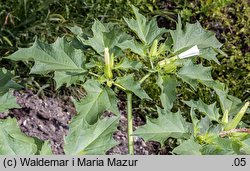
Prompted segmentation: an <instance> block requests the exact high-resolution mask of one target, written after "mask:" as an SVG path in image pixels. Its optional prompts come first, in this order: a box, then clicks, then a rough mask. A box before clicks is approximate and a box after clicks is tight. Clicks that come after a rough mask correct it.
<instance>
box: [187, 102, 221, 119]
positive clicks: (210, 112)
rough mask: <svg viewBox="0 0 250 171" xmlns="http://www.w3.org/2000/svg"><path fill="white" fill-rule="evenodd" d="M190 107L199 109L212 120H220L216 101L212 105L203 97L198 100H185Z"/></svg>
mask: <svg viewBox="0 0 250 171" xmlns="http://www.w3.org/2000/svg"><path fill="white" fill-rule="evenodd" d="M183 102H184V103H185V104H187V105H188V106H189V107H191V108H194V109H197V110H199V111H200V112H202V113H204V114H206V115H207V116H208V117H209V119H210V120H211V121H217V122H219V117H220V113H219V108H217V107H216V102H215V103H213V104H210V105H207V104H205V103H204V102H203V101H202V100H201V99H199V100H198V101H194V100H190V101H183Z"/></svg>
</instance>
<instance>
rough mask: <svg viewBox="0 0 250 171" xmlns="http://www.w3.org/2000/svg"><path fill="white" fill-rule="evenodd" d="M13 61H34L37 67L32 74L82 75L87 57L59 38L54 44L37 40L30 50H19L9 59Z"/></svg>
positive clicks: (32, 70) (34, 67)
mask: <svg viewBox="0 0 250 171" xmlns="http://www.w3.org/2000/svg"><path fill="white" fill-rule="evenodd" d="M7 58H8V59H11V60H15V61H18V60H34V61H35V65H34V66H33V67H32V69H31V73H34V74H43V73H47V72H51V71H60V72H66V71H67V72H76V73H82V72H85V71H86V70H85V69H84V68H83V64H84V62H85V57H84V56H83V54H82V52H81V50H77V49H75V48H74V47H72V46H71V45H70V43H68V42H67V41H66V39H65V38H58V39H57V40H56V42H54V43H53V44H46V43H43V42H40V41H39V40H36V41H35V43H34V44H33V46H32V47H30V48H19V50H18V51H17V52H15V53H13V54H12V55H10V56H8V57H7Z"/></svg>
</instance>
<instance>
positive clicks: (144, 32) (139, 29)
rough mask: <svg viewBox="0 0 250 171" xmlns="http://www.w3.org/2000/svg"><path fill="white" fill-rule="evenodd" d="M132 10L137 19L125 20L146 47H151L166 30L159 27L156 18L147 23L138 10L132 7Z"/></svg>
mask: <svg viewBox="0 0 250 171" xmlns="http://www.w3.org/2000/svg"><path fill="white" fill-rule="evenodd" d="M132 9H133V11H134V14H135V19H127V18H124V20H125V22H126V23H127V25H128V26H129V28H130V29H131V30H133V31H134V32H135V33H136V34H137V36H138V37H139V39H140V40H141V41H142V42H143V43H144V44H145V45H150V44H151V43H153V41H154V40H155V39H157V38H158V37H160V36H161V35H162V34H163V33H165V32H166V29H164V28H159V27H158V25H157V21H156V18H153V19H152V20H150V21H147V19H146V17H144V16H143V15H142V14H140V13H139V10H138V8H136V7H134V6H132Z"/></svg>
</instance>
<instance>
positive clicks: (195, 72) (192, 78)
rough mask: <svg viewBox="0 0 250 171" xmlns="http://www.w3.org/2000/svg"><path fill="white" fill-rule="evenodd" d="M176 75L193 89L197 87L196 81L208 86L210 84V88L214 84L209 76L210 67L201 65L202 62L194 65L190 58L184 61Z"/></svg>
mask: <svg viewBox="0 0 250 171" xmlns="http://www.w3.org/2000/svg"><path fill="white" fill-rule="evenodd" d="M177 75H178V77H180V78H181V79H182V80H183V81H185V82H186V83H188V84H189V85H190V86H192V87H193V88H194V89H195V90H196V89H197V87H198V83H201V84H204V85H206V86H208V87H211V86H212V88H213V86H214V84H216V82H215V81H214V80H213V78H212V76H211V67H203V66H202V64H199V65H194V64H193V63H192V61H190V60H188V61H187V62H185V63H184V66H183V67H182V68H181V69H180V70H179V72H178V73H177Z"/></svg>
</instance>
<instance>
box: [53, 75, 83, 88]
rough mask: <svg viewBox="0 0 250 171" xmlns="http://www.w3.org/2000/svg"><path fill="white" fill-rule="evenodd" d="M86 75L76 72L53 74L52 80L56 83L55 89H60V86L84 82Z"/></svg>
mask: <svg viewBox="0 0 250 171" xmlns="http://www.w3.org/2000/svg"><path fill="white" fill-rule="evenodd" d="M85 77H86V73H77V72H58V71H56V72H55V75H54V80H55V81H56V89H58V88H60V87H61V86H62V85H64V84H66V86H67V87H68V86H70V85H72V84H75V83H77V82H79V81H84V80H85Z"/></svg>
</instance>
